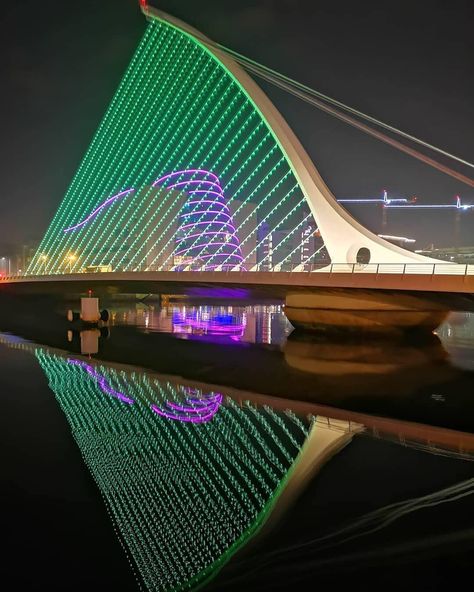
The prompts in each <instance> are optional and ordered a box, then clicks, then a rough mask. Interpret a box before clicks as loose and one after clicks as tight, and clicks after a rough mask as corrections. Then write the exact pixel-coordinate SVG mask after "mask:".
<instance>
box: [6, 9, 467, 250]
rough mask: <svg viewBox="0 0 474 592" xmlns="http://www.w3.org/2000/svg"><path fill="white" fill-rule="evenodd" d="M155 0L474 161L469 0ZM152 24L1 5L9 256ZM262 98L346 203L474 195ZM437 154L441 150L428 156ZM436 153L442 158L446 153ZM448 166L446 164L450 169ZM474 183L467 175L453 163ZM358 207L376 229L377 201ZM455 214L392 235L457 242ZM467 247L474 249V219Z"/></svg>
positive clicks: (416, 218)
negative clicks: (386, 193)
mask: <svg viewBox="0 0 474 592" xmlns="http://www.w3.org/2000/svg"><path fill="white" fill-rule="evenodd" d="M151 4H153V5H156V6H159V8H161V9H163V10H165V11H167V12H169V13H171V14H173V15H175V16H178V17H179V18H181V19H183V20H185V21H187V22H189V23H190V24H192V25H194V26H195V27H197V28H198V29H200V30H201V31H202V32H203V33H205V34H207V35H208V36H209V37H211V38H213V39H214V40H216V41H219V42H221V43H223V44H224V45H227V46H229V47H231V48H233V49H236V50H237V51H240V52H241V53H243V54H245V55H248V56H250V57H252V58H253V59H255V60H257V61H259V62H261V63H263V64H266V65H268V66H271V67H273V68H275V69H276V70H278V71H280V72H282V73H285V74H287V75H289V76H291V77H292V78H295V79H297V80H299V81H301V82H304V83H306V84H308V85H310V86H312V87H313V88H316V89H318V90H320V91H322V92H324V93H326V94H328V95H329V96H332V97H334V98H336V99H338V100H340V101H342V102H345V103H346V104H349V105H350V106H352V107H355V108H357V109H360V110H361V111H364V112H365V113H368V114H370V115H372V116H374V117H377V118H379V119H381V120H383V121H385V122H386V123H389V124H391V125H394V126H396V127H399V128H401V129H403V130H404V131H406V132H408V133H411V134H413V135H415V136H418V137H420V138H422V139H423V140H426V141H428V142H430V143H432V144H435V145H437V146H439V147H441V148H443V149H444V150H447V151H449V152H452V153H453V154H456V155H458V156H460V157H462V158H464V159H466V160H468V161H470V162H472V161H474V133H473V132H474V125H473V122H474V82H473V72H474V67H473V66H474V37H473V35H472V28H473V23H474V3H473V2H472V0H450V1H449V2H448V1H447V0H418V1H417V2H413V0H411V1H410V2H405V1H403V0H399V1H397V2H380V1H378V2H375V1H364V0H361V1H360V2H353V1H346V2H340V1H337V0H331V1H330V2H329V1H326V2H322V1H318V0H306V1H304V0H255V1H250V0H236V1H234V2H232V1H231V0H228V1H226V2H223V1H222V0H200V1H199V2H196V1H195V0H193V1H191V0H168V1H161V0H160V1H158V0H155V1H154V2H153V1H152V2H151ZM145 25H146V22H145V19H144V17H143V15H142V14H141V13H140V11H139V9H138V2H137V0H80V1H76V2H71V1H70V0H65V1H63V2H57V1H56V2H53V1H52V0H22V1H21V2H8V3H4V5H2V13H1V30H2V36H1V41H0V43H1V44H2V45H3V47H2V60H1V63H0V68H1V80H2V85H1V88H2V93H1V95H0V101H1V110H0V113H1V134H0V150H1V170H2V191H1V197H0V204H1V208H0V254H8V252H9V250H10V249H11V248H12V247H13V246H14V245H18V244H21V243H26V242H28V241H34V240H39V239H41V237H42V236H43V234H44V232H45V230H46V228H47V225H48V224H49V221H50V220H51V218H52V216H53V214H54V212H55V210H56V209H57V207H58V205H59V203H60V201H61V199H62V197H63V194H64V192H65V191H66V189H67V187H68V185H69V182H70V180H71V178H72V176H73V174H74V172H75V170H76V168H77V167H78V165H79V163H80V160H81V158H82V155H83V153H84V152H85V150H86V149H87V147H88V144H89V142H90V140H91V137H92V135H93V133H94V131H95V129H96V127H97V126H98V124H99V122H100V120H101V117H102V115H103V113H104V111H105V109H106V107H107V105H108V103H109V101H110V99H111V98H112V96H113V93H114V91H115V89H116V87H117V85H118V83H119V81H120V79H121V77H122V74H123V72H124V71H125V68H126V66H127V64H128V61H129V59H130V57H131V55H132V53H133V51H134V49H135V47H136V45H137V43H138V41H139V39H140V37H141V35H142V33H143V31H144V28H145ZM262 86H264V88H265V90H266V91H267V92H268V94H269V95H270V97H271V99H272V100H273V101H274V102H275V104H276V106H277V107H278V108H279V109H280V110H281V112H282V114H283V115H284V117H285V118H286V119H287V121H288V122H289V124H290V126H292V127H293V129H294V131H295V132H296V135H297V136H298V137H299V138H300V140H301V142H302V144H303V145H304V147H305V148H306V149H307V151H308V152H309V154H310V156H311V157H312V159H313V160H314V162H315V164H316V166H317V167H318V169H319V170H320V172H321V174H322V175H323V178H324V179H325V180H326V182H327V183H328V185H329V187H330V188H331V189H332V190H333V192H334V193H335V194H336V196H338V197H357V196H364V197H371V196H374V197H375V196H377V197H379V196H381V192H382V190H383V189H384V188H385V189H387V190H388V191H389V195H390V196H392V197H395V196H397V195H398V196H404V197H411V196H413V195H416V196H417V197H418V201H419V203H447V202H451V201H453V200H454V196H455V195H456V194H459V195H461V197H462V199H463V201H464V202H466V203H474V189H472V188H469V187H468V186H466V185H463V184H461V183H459V182H457V181H455V180H454V179H451V178H450V177H448V176H446V175H444V174H442V173H440V172H437V171H435V170H433V169H431V168H429V167H428V166H426V165H425V164H423V163H420V162H418V161H415V160H414V159H412V158H410V157H409V156H406V155H404V154H401V153H399V152H398V151H396V150H395V149H393V148H391V147H389V146H386V145H385V144H382V143H380V142H378V141H377V140H375V139H372V138H369V137H368V136H366V135H364V134H362V133H361V132H359V131H357V130H354V129H352V128H350V127H348V126H347V125H346V124H343V123H341V122H338V121H336V120H334V119H332V118H330V117H329V116H328V115H325V114H322V113H320V112H319V111H318V110H316V109H314V108H312V107H310V106H309V105H306V104H305V103H302V102H300V101H298V100H297V99H295V98H294V97H291V96H288V95H285V94H283V93H282V92H281V91H279V90H277V89H274V88H272V87H268V86H266V85H264V84H262ZM430 155H431V154H430ZM437 158H438V157H437ZM444 162H446V163H448V164H450V163H449V162H448V161H444ZM453 168H456V169H457V170H459V171H461V172H463V173H464V174H466V175H468V176H471V177H472V176H473V175H474V170H473V169H471V168H469V167H462V166H461V165H456V164H453ZM351 211H352V212H353V214H354V215H355V216H356V217H358V218H359V219H360V220H361V221H362V222H363V223H364V224H366V225H367V226H368V227H369V228H371V229H372V230H374V231H376V232H380V231H381V209H380V207H373V206H370V207H359V208H357V209H355V208H354V207H352V209H351ZM454 217H455V213H454V211H452V212H451V211H448V212H442V211H435V212H429V213H426V212H410V213H407V212H397V211H391V212H389V225H388V228H387V231H389V232H390V233H391V234H403V235H405V236H411V237H414V238H417V239H418V240H417V245H416V247H417V248H423V247H425V246H427V245H428V244H429V243H434V244H435V246H447V245H452V244H453V243H454V237H453V235H454ZM461 231H462V235H461V244H464V245H469V244H470V245H473V244H474V236H473V235H474V211H472V212H469V213H466V214H463V217H462V228H461Z"/></svg>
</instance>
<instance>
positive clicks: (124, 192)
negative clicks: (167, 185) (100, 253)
mask: <svg viewBox="0 0 474 592" xmlns="http://www.w3.org/2000/svg"><path fill="white" fill-rule="evenodd" d="M133 191H135V189H134V188H133V187H132V188H131V189H125V190H124V191H121V192H120V193H117V194H116V195H112V197H109V198H108V199H106V200H105V201H104V202H103V203H101V204H100V206H99V207H98V208H96V209H95V210H94V211H93V212H91V213H90V214H89V215H88V216H87V218H84V220H82V222H79V224H75V225H74V226H69V228H65V229H64V231H63V232H71V230H76V229H77V228H80V227H81V226H84V224H87V222H89V220H91V219H92V218H93V217H94V216H96V215H97V214H98V213H99V212H100V211H101V210H103V209H104V208H105V207H107V206H108V205H110V204H111V203H113V202H114V201H116V200H117V199H120V198H121V197H125V195H128V194H129V193H132V192H133Z"/></svg>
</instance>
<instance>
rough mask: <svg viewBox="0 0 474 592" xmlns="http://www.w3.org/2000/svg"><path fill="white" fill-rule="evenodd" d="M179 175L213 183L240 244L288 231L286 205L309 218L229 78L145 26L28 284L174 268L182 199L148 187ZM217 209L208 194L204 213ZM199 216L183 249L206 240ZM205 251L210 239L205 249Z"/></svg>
mask: <svg viewBox="0 0 474 592" xmlns="http://www.w3.org/2000/svg"><path fill="white" fill-rule="evenodd" d="M187 169H200V170H205V171H206V170H207V171H210V172H211V173H213V174H215V175H217V177H218V178H219V181H220V185H221V187H222V190H223V194H224V198H225V200H226V201H227V202H228V203H232V202H234V203H236V202H240V203H239V205H238V207H236V208H234V209H235V211H234V213H233V216H234V218H235V216H236V214H237V216H240V218H239V225H238V226H237V227H236V231H235V235H236V236H237V237H238V238H239V240H240V242H241V243H242V242H244V243H245V242H248V240H250V239H249V237H252V236H255V232H256V228H255V226H256V225H257V224H260V223H261V222H262V220H265V221H266V222H267V223H268V224H269V232H270V233H272V232H273V231H275V230H276V229H277V228H278V229H281V228H283V229H285V230H290V229H291V228H293V227H294V223H293V222H292V214H291V212H293V211H294V208H295V204H300V203H301V205H299V206H298V207H300V208H301V210H302V211H304V212H303V215H302V217H303V218H306V217H307V216H308V215H310V211H309V208H308V205H307V203H306V201H305V196H304V194H303V192H302V190H301V187H300V185H299V182H298V179H297V177H296V174H295V172H294V171H293V169H292V165H291V164H290V162H289V160H288V159H287V157H286V154H285V153H284V151H283V149H282V147H281V145H280V143H279V141H278V139H277V138H276V136H275V134H274V132H273V130H272V128H271V126H270V125H269V124H268V123H267V121H266V120H265V118H264V117H263V116H262V114H261V113H260V111H259V110H258V108H257V107H256V106H255V104H254V102H253V100H252V98H251V97H250V96H249V95H248V94H247V91H246V90H245V89H244V88H243V87H242V86H241V84H240V82H239V81H238V80H237V79H236V77H235V76H234V74H233V73H232V72H230V71H229V70H228V69H227V68H226V66H225V65H224V64H223V63H222V62H220V60H219V58H218V57H216V56H215V55H213V54H212V53H211V52H210V51H209V50H208V49H207V48H206V47H205V46H204V45H203V44H202V43H201V42H200V41H199V40H198V39H196V38H194V37H192V36H191V35H190V34H188V33H186V32H184V31H182V30H180V29H178V28H177V27H176V26H174V25H172V24H170V23H169V22H165V21H160V20H157V19H155V18H153V19H151V20H150V22H149V23H148V25H147V28H146V32H145V34H144V36H143V39H142V40H141V42H140V43H139V45H138V48H137V50H136V52H135V54H134V56H133V58H132V60H131V62H130V64H129V66H128V68H127V71H126V72H125V75H124V78H123V80H122V81H121V83H120V85H119V87H118V89H117V91H116V93H115V95H114V97H113V98H112V100H111V102H110V105H109V107H108V109H107V111H106V113H105V115H104V118H103V120H102V122H101V123H100V125H99V127H98V129H97V131H96V133H95V135H94V137H93V139H92V142H91V145H90V146H89V148H88V150H87V152H86V153H85V155H84V158H83V160H82V162H81V164H80V166H79V168H78V170H77V172H76V174H75V176H74V178H73V180H72V182H71V185H70V187H69V189H68V190H67V192H66V194H65V196H64V199H63V201H62V202H61V204H60V206H59V208H58V210H57V212H56V214H55V216H54V218H53V220H52V222H51V224H50V226H49V228H48V230H47V232H46V234H45V236H44V238H43V240H42V242H41V244H40V246H39V248H38V251H37V253H36V254H35V257H34V259H33V261H32V263H31V264H30V266H29V268H28V271H27V273H29V274H45V273H67V272H69V271H73V272H79V271H82V270H84V269H85V268H87V267H91V266H92V267H94V266H105V267H106V268H109V269H112V270H134V269H143V268H145V267H147V268H149V269H166V268H170V267H172V266H173V259H174V254H173V253H174V243H175V239H174V237H175V234H176V232H177V231H178V230H179V225H180V211H179V207H178V206H177V205H176V204H179V203H184V202H183V200H185V199H187V195H186V194H183V192H182V193H181V195H180V196H179V195H178V194H176V193H175V194H172V199H170V198H169V195H170V194H169V193H168V191H167V189H166V187H165V188H163V189H160V188H158V187H156V188H152V184H153V183H154V181H155V180H156V179H158V178H160V177H163V176H165V175H167V174H169V173H173V172H175V171H184V170H187ZM282 179H284V181H282ZM291 188H294V190H293V189H291ZM290 189H291V192H290ZM204 199H208V198H207V197H205V198H204ZM217 199H218V198H216V196H212V195H211V194H210V195H209V199H208V201H209V202H211V205H210V206H209V209H210V208H211V207H212V202H215V201H216V200H217ZM176 200H181V201H176ZM247 207H248V211H249V217H248V218H246V217H245V216H242V213H243V212H246V211H247V210H246V209H244V208H247ZM199 216H200V217H199V218H198V217H197V218H196V219H193V220H192V226H191V227H188V228H187V230H186V232H184V233H181V235H180V237H181V238H183V237H184V238H183V240H185V237H186V236H191V235H192V234H196V232H197V231H196V228H197V229H199V230H198V231H199V232H201V231H202V233H206V232H207V231H208V230H209V227H210V224H209V217H206V214H205V213H204V214H200V215H199ZM202 220H206V221H207V222H208V224H207V225H202V224H200V222H202ZM282 220H283V222H282ZM251 221H252V222H251ZM282 224H283V226H282ZM194 225H195V227H194ZM260 227H261V226H260ZM180 240H181V239H180ZM191 240H192V239H191ZM214 243H218V238H217V237H216V236H213V237H212V238H210V240H209V243H206V244H209V245H212V244H214ZM193 244H199V245H201V244H202V245H203V246H202V249H205V248H207V247H206V245H204V243H202V241H201V242H198V239H196V238H195V239H194V241H193ZM216 249H219V250H218V254H220V253H221V252H222V245H218V246H216ZM216 249H215V250H216ZM215 250H214V251H213V254H214V259H213V261H214V260H216V261H217V259H216V252H215ZM254 252H255V250H254ZM198 259H199V257H198ZM258 264H259V262H258V261H257V267H258Z"/></svg>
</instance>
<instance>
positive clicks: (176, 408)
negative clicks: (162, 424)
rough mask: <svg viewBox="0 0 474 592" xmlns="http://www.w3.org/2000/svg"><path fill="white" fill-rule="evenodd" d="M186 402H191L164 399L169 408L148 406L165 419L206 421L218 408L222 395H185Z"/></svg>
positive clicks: (190, 421)
mask: <svg viewBox="0 0 474 592" xmlns="http://www.w3.org/2000/svg"><path fill="white" fill-rule="evenodd" d="M189 391H190V392H191V393H193V394H195V392H196V391H194V390H192V389H189ZM186 403H188V404H191V406H187V405H179V404H177V403H173V402H172V401H166V403H165V405H166V406H167V407H168V409H169V410H166V409H162V408H161V407H158V406H157V405H150V407H151V409H152V410H153V411H154V412H155V413H157V414H158V415H161V416H162V417H166V418H167V419H172V420H175V421H184V422H189V423H206V422H208V421H210V420H211V419H212V418H213V417H214V415H215V414H216V413H217V411H218V410H219V407H220V405H221V403H222V395H221V394H219V393H215V394H207V395H203V397H202V398H201V399H196V398H194V397H189V396H188V397H186Z"/></svg>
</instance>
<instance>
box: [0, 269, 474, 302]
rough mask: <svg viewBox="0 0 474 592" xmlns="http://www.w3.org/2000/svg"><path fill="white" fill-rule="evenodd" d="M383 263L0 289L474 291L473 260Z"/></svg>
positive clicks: (266, 293)
mask: <svg viewBox="0 0 474 592" xmlns="http://www.w3.org/2000/svg"><path fill="white" fill-rule="evenodd" d="M382 267H384V266H382V265H381V266H375V265H374V266H373V268H372V266H370V265H369V266H366V267H365V268H364V269H363V270H360V269H359V267H358V266H357V265H356V266H354V267H351V266H348V265H345V266H343V267H337V266H336V265H334V266H333V268H332V269H330V268H328V269H327V271H319V272H312V273H309V272H264V271H261V272H260V271H257V272H246V271H229V272H223V271H182V272H175V271H136V272H108V273H78V274H64V275H62V274H61V275H59V274H56V275H49V276H48V275H42V276H22V277H12V278H4V279H3V280H2V281H0V293H1V291H2V288H3V289H5V288H7V286H9V287H12V288H13V286H14V291H15V292H25V293H32V292H38V293H41V292H42V293H45V292H46V293H48V292H71V289H72V288H73V291H76V290H77V291H79V292H86V291H87V290H89V289H93V290H97V289H100V288H115V289H117V290H118V291H120V292H122V293H159V294H187V293H189V292H190V290H191V291H192V290H193V289H195V288H201V289H203V288H210V289H217V288H227V289H230V288H231V289H234V290H235V293H236V294H238V290H241V294H242V297H244V298H245V297H247V296H248V297H274V298H284V297H285V296H286V295H287V294H288V293H291V292H293V293H294V292H297V291H303V290H304V291H306V292H312V291H315V292H317V291H318V289H344V290H352V289H358V290H377V291H379V290H380V291H400V292H425V293H426V292H429V293H438V294H439V295H440V296H441V295H443V294H444V295H447V294H465V295H472V294H474V265H469V266H465V265H453V266H450V265H448V264H439V265H435V266H434V267H435V268H436V269H434V273H433V269H431V268H432V267H433V266H430V265H428V266H426V265H423V266H421V267H422V268H423V269H420V270H418V269H417V268H415V266H412V267H408V266H403V265H398V266H392V267H391V268H390V271H388V272H387V271H386V270H385V269H383V270H382ZM425 268H430V269H425ZM449 268H450V269H449ZM451 270H452V271H453V272H454V273H451ZM377 271H379V272H378V273H377ZM430 271H431V273H430ZM20 286H21V288H20ZM203 295H204V294H203Z"/></svg>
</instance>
